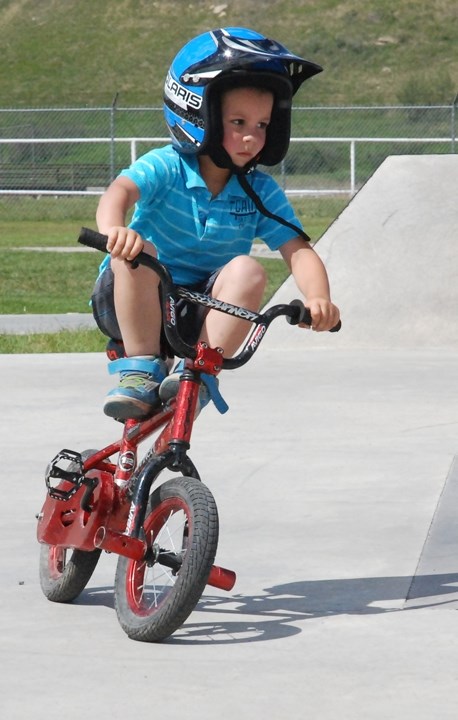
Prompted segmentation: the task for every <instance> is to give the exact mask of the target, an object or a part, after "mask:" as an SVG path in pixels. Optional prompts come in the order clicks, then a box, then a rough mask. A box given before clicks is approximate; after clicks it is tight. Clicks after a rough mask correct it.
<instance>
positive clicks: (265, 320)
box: [37, 228, 311, 590]
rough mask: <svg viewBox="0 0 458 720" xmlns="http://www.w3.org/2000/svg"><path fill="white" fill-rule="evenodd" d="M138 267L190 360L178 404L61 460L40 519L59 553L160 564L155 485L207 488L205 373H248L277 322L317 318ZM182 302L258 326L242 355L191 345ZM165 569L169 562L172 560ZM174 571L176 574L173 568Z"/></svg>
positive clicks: (221, 577)
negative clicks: (195, 435)
mask: <svg viewBox="0 0 458 720" xmlns="http://www.w3.org/2000/svg"><path fill="white" fill-rule="evenodd" d="M79 241H80V242H82V243H83V244H86V245H89V246H91V247H95V248H96V249H100V250H106V247H105V243H106V237H105V236H102V235H100V234H99V233H95V232H94V231H91V230H87V229H84V228H83V231H82V233H81V235H80V238H79ZM138 263H141V264H143V265H146V266H148V267H150V268H151V269H152V270H154V271H155V272H156V273H157V274H158V275H159V279H160V288H161V298H162V308H163V318H164V330H165V334H166V337H167V340H168V341H169V343H170V345H171V347H172V348H173V350H174V352H175V354H176V355H178V356H180V357H184V358H186V361H185V369H184V372H183V374H182V376H181V380H180V385H179V391H178V394H177V397H176V399H174V400H172V401H170V402H169V403H168V404H167V405H165V406H163V407H160V408H158V409H157V410H156V412H155V413H154V414H153V415H152V416H151V417H150V418H148V419H146V420H143V421H138V420H127V421H126V422H125V424H124V428H123V432H122V436H121V438H120V439H118V440H117V441H115V442H114V443H111V444H110V445H107V446H106V447H104V448H103V449H101V450H98V451H96V452H93V453H91V454H90V455H89V456H87V457H85V459H84V460H83V458H82V456H81V454H79V453H76V452H74V451H71V450H62V451H61V452H60V453H58V455H56V457H55V458H54V459H53V460H52V461H51V463H50V465H49V467H48V470H47V473H46V485H47V488H48V495H47V498H46V500H45V503H44V505H43V508H42V510H41V512H40V513H39V515H38V520H39V522H38V529H37V537H38V540H39V542H41V543H45V544H47V545H50V546H52V547H57V548H63V549H66V548H74V549H78V550H83V551H87V552H90V551H93V550H94V549H101V550H106V551H108V552H114V553H117V554H118V555H123V556H125V557H127V558H130V559H132V560H137V561H145V562H146V563H149V562H151V563H153V562H155V560H156V558H154V557H152V555H151V553H152V552H153V551H152V548H151V547H148V546H147V544H146V542H145V541H144V540H143V539H142V528H143V523H144V520H145V514H146V508H147V503H148V498H149V495H150V492H151V487H152V485H153V483H154V482H155V481H156V479H157V478H158V476H159V475H160V473H161V472H162V471H163V470H165V469H168V470H171V471H173V472H176V473H181V475H183V476H185V477H192V478H195V479H198V480H200V477H199V474H198V472H197V469H196V468H195V466H194V464H193V463H192V461H191V459H190V458H189V456H188V454H187V451H188V450H189V448H190V441H191V434H192V429H193V425H194V418H195V410H196V405H197V401H198V394H199V388H200V384H201V375H202V373H205V374H208V375H212V376H216V375H218V373H219V372H220V371H221V370H222V369H234V368H238V367H240V366H242V365H244V364H245V363H246V362H247V361H248V360H249V359H250V358H251V357H252V355H253V354H254V353H255V352H256V350H257V349H258V347H259V345H260V343H261V340H262V338H263V337H264V335H265V333H266V331H267V328H268V326H269V324H270V323H271V322H272V320H273V319H274V318H276V317H279V316H280V315H285V316H286V317H287V319H288V321H289V322H290V323H292V324H297V323H299V322H305V323H309V324H310V323H311V318H310V315H309V314H308V315H307V312H308V311H307V308H304V305H303V304H302V302H301V301H293V302H292V303H290V304H289V305H276V306H274V307H272V308H270V309H268V310H267V311H265V312H264V313H256V312H253V311H251V310H247V309H246V308H242V307H238V306H235V305H231V304H230V303H225V302H222V301H220V300H218V299H216V298H213V297H211V296H207V295H203V294H201V293H197V292H193V291H190V290H189V289H187V288H183V287H177V286H175V285H174V284H173V282H172V279H171V276H170V274H169V273H168V271H167V269H166V268H165V267H164V266H163V265H162V264H161V263H159V262H158V261H157V260H156V259H155V258H153V257H151V256H150V255H147V254H145V253H140V254H139V255H138V256H137V257H136V259H135V261H134V263H133V264H134V265H135V264H138ZM177 298H183V299H185V300H188V301H190V302H194V303H198V304H201V305H203V306H205V307H206V308H208V309H214V310H218V311H220V312H223V313H229V314H231V315H235V316H236V317H239V318H241V319H244V320H248V321H250V322H252V323H253V325H254V327H253V329H252V332H251V333H250V334H249V336H248V339H247V340H246V342H245V343H244V345H243V347H242V349H241V350H240V352H239V353H238V355H237V356H236V357H233V358H224V357H223V350H222V349H221V348H210V347H208V346H207V345H206V344H205V343H201V342H200V343H198V344H197V345H196V347H192V346H190V345H188V344H187V343H185V342H184V341H183V339H182V338H181V336H180V335H179V332H178V328H177V321H176V309H175V308H176V301H177ZM157 431H160V433H159V435H158V437H157V438H156V439H155V440H154V442H153V444H152V447H151V449H150V450H149V451H148V452H147V454H146V456H145V458H144V459H143V460H142V461H141V463H140V464H139V465H138V466H137V449H138V446H139V444H140V443H141V442H143V441H144V440H146V439H147V438H149V437H150V436H152V435H153V433H155V432H157ZM115 454H117V455H118V458H117V463H116V464H114V463H113V462H112V461H111V457H112V456H113V455H115ZM64 462H66V463H70V464H69V465H68V467H62V463H64ZM161 561H162V562H163V564H167V562H168V560H167V558H165V559H162V560H161ZM170 562H172V561H170ZM170 567H172V569H176V568H175V567H174V566H173V565H170ZM234 583H235V574H234V573H233V572H232V571H230V570H225V569H224V568H219V567H217V566H215V565H214V566H213V568H212V570H211V572H210V577H209V580H208V584H210V585H214V586H215V587H218V588H221V589H225V590H230V589H231V588H232V587H233V585H234Z"/></svg>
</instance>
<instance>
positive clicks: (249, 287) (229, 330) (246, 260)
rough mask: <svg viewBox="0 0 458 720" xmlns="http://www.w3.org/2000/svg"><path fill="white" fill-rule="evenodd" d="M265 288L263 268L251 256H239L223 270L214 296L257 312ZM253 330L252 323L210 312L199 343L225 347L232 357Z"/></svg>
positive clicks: (228, 355) (213, 293)
mask: <svg viewBox="0 0 458 720" xmlns="http://www.w3.org/2000/svg"><path fill="white" fill-rule="evenodd" d="M265 286H266V273H265V271H264V268H263V267H262V265H260V264H259V263H258V262H257V261H256V260H255V259H254V258H252V257H249V256H248V255H240V256H238V257H236V258H234V259H233V260H231V262H229V263H228V264H227V265H226V266H225V267H224V268H223V269H222V270H221V272H220V274H219V275H218V277H217V279H216V282H215V284H214V286H213V290H212V295H213V297H215V298H217V299H218V300H223V301H224V302H228V303H232V304H233V305H241V306H242V307H245V308H247V309H248V310H253V311H255V312H257V311H258V310H259V308H260V306H261V302H262V296H263V294H264V289H265ZM251 327H253V326H252V323H250V322H248V321H246V320H240V319H239V318H236V317H234V316H233V315H228V314H226V313H221V312H218V311H217V310H211V311H210V312H209V313H208V315H207V317H206V320H205V323H204V326H203V328H202V333H201V337H200V339H201V340H203V341H204V342H206V343H208V345H210V346H211V347H222V348H223V350H224V355H225V356H226V357H232V355H234V354H235V353H236V351H237V349H238V348H239V347H240V345H241V344H242V342H243V340H244V339H245V337H246V336H247V334H248V332H249V331H250V328H251Z"/></svg>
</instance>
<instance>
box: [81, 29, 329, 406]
mask: <svg viewBox="0 0 458 720" xmlns="http://www.w3.org/2000/svg"><path fill="white" fill-rule="evenodd" d="M321 69H322V68H321V67H320V66H319V65H316V64H314V63H312V62H309V61H307V60H304V59H303V58H300V57H298V56H296V55H294V54H292V53H290V52H289V51H288V50H287V49H286V48H285V47H284V46H283V45H280V44H279V43H277V42H274V41H272V40H269V39H268V38H265V37H264V36H263V35H261V34H259V33H257V32H254V31H252V30H248V29H244V28H226V29H219V30H214V31H212V32H208V33H204V34H203V35H200V36H198V37H196V38H194V39H193V40H191V41H190V42H189V43H187V44H186V45H185V46H184V47H183V48H182V50H181V51H180V52H179V53H178V55H177V56H176V58H175V59H174V61H173V63H172V65H171V67H170V70H169V73H168V75H167V79H166V82H165V89H164V114H165V119H166V122H167V126H168V129H169V132H170V135H171V139H172V144H171V145H168V146H166V147H163V148H160V149H158V150H152V151H150V152H149V153H147V154H146V155H144V156H143V157H141V158H139V159H138V160H137V161H135V162H134V163H133V164H132V165H131V167H130V168H128V169H126V170H123V171H122V172H121V174H120V175H119V177H118V178H116V179H115V180H114V182H113V183H112V184H111V185H110V187H109V188H108V189H107V191H106V192H105V194H104V195H103V196H102V198H101V200H100V203H99V207H98V210H97V224H98V228H99V230H100V232H101V233H103V234H105V235H107V236H108V242H107V249H108V250H109V252H110V255H108V256H107V258H106V259H105V261H104V263H103V264H102V266H101V273H100V275H99V278H98V280H97V282H96V286H95V288H94V294H93V297H92V303H93V311H94V317H95V319H96V321H97V324H98V325H99V327H100V329H101V330H102V332H103V333H105V334H106V335H107V336H108V337H110V338H113V339H115V340H118V341H122V343H123V346H124V352H125V357H124V358H123V359H122V360H118V361H117V362H116V363H112V364H111V368H112V370H114V371H118V370H119V371H120V373H121V378H120V382H119V385H118V386H117V387H116V388H115V389H113V390H112V391H111V392H110V393H109V394H108V396H107V398H106V401H105V405H104V412H105V413H106V414H107V415H109V416H110V417H114V418H116V419H118V420H126V419H129V418H135V419H143V418H145V417H147V416H148V415H149V414H150V413H151V411H152V410H153V409H154V408H155V407H156V406H157V404H158V402H159V401H160V399H162V400H167V399H169V398H170V397H172V396H173V395H174V394H175V393H176V392H177V389H178V381H179V376H180V373H181V371H182V369H183V365H182V363H179V364H178V365H177V366H176V367H175V368H174V370H173V372H172V373H171V374H168V363H167V358H168V356H169V355H170V351H169V350H168V348H167V345H166V343H165V342H164V339H163V337H162V333H161V309H160V299H159V293H158V281H157V279H156V277H155V276H154V274H153V273H151V272H149V271H148V269H147V268H145V267H141V266H140V267H137V268H135V267H134V266H133V265H132V264H131V262H130V261H132V260H134V259H135V257H136V256H137V255H138V253H139V252H140V251H141V250H143V251H145V252H146V253H148V254H150V255H153V256H157V257H158V259H159V260H160V261H161V262H163V263H164V265H165V266H166V267H167V268H168V270H169V271H170V273H171V275H172V278H173V280H174V282H175V283H177V284H179V285H183V286H186V287H189V288H191V289H193V290H198V291H199V292H204V293H207V294H210V295H212V296H213V297H215V298H217V299H219V300H221V301H224V302H228V303H231V304H234V305H240V306H243V307H245V308H247V309H249V310H253V311H257V310H259V307H260V304H261V301H262V297H263V292H264V288H265V284H266V277H265V273H264V270H263V268H262V266H261V265H260V264H259V263H258V262H257V261H256V260H255V259H254V258H252V257H251V256H250V250H251V246H252V243H253V241H254V239H255V238H260V239H262V240H263V241H264V242H266V244H267V245H268V247H269V248H270V249H271V250H279V251H280V253H281V255H282V257H283V259H284V260H285V262H286V264H287V265H288V267H289V268H290V270H291V272H292V274H293V276H294V279H295V281H296V284H297V286H298V288H299V290H300V291H301V292H302V294H303V295H304V297H305V298H306V306H307V307H308V308H310V311H311V316H312V327H313V329H314V330H317V331H324V330H330V329H331V328H332V327H334V326H335V325H336V324H337V322H338V319H339V310H338V308H337V307H336V306H335V305H334V304H333V303H332V302H331V297H330V290H329V283H328V278H327V274H326V270H325V268H324V266H323V264H322V262H321V260H320V259H319V257H318V255H317V254H316V253H315V252H314V250H313V249H312V247H311V246H310V244H309V242H308V237H307V235H306V234H305V233H304V232H303V230H302V228H301V226H300V223H299V221H298V219H297V218H296V216H295V214H294V211H293V209H292V207H291V205H290V203H289V202H288V200H287V198H286V196H285V194H284V193H283V191H282V190H281V188H280V187H279V186H278V184H277V183H276V181H275V180H274V179H273V178H272V177H270V176H269V175H267V174H265V173H262V172H261V171H259V170H257V169H256V165H257V164H258V163H262V164H264V165H275V164H277V163H278V162H280V161H281V160H282V159H283V158H284V157H285V155H286V152H287V149H288V145H289V139H290V117H291V105H292V97H293V95H294V93H295V92H296V91H297V90H298V88H299V87H300V85H301V84H302V82H303V81H304V80H306V79H307V78H309V77H312V76H313V75H315V74H316V73H318V72H320V71H321ZM265 203H266V204H267V206H268V207H267V208H266V206H265ZM134 205H135V210H134V214H133V217H132V221H131V222H130V224H129V225H128V227H126V216H127V213H128V211H129V210H130V209H131V208H132V207H133V206H134ZM180 302H181V305H180V307H179V309H178V317H177V322H178V323H179V326H180V328H181V332H182V334H183V336H184V337H185V339H186V341H187V342H188V343H189V344H195V343H196V342H197V341H198V340H201V341H204V342H206V343H207V344H208V345H209V346H211V347H222V348H223V349H224V354H225V356H227V357H229V356H232V355H233V354H234V353H235V352H236V350H237V348H238V347H239V346H240V344H241V343H242V341H243V339H244V338H245V336H246V334H247V332H248V329H249V327H248V326H249V323H247V322H246V321H245V320H243V319H240V318H239V317H235V316H231V315H229V314H224V315H223V314H221V313H218V312H217V311H216V310H210V311H208V312H206V311H205V309H204V308H202V307H200V306H195V305H193V304H190V303H186V302H185V301H180ZM110 371H111V370H110ZM209 399H210V395H209V393H208V390H207V388H206V387H205V386H202V389H201V393H200V396H199V405H198V408H197V411H199V410H200V409H201V408H202V407H203V406H205V405H206V404H207V402H208V401H209Z"/></svg>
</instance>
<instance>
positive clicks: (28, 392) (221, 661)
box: [0, 156, 458, 720]
mask: <svg viewBox="0 0 458 720" xmlns="http://www.w3.org/2000/svg"><path fill="white" fill-rule="evenodd" d="M457 180H458V158H456V157H454V156H428V157H427V158H424V157H418V158H405V157H402V156H400V157H398V158H396V157H395V158H389V159H388V160H387V161H385V163H383V164H382V166H381V167H380V168H379V170H378V171H377V172H376V173H375V175H374V176H373V178H371V180H369V182H368V183H367V185H366V186H364V188H363V189H362V190H361V191H360V192H359V193H358V195H356V197H355V198H354V199H353V200H352V202H351V203H350V204H349V206H348V208H347V209H346V210H345V211H344V212H343V213H342V215H341V216H340V217H339V218H338V219H337V220H336V222H335V223H334V224H333V225H332V226H331V228H330V229H329V230H328V232H327V233H326V235H325V236H324V237H323V238H322V240H321V241H320V242H319V244H318V246H317V249H318V251H319V252H320V254H321V255H322V257H323V259H325V261H326V264H327V266H328V270H329V273H330V277H331V283H332V286H333V293H334V299H335V301H336V302H337V303H338V304H339V305H340V306H341V308H342V315H343V329H342V331H341V332H340V333H339V334H326V336H324V335H322V334H316V333H313V332H310V331H306V330H300V329H298V328H293V327H291V326H289V325H287V323H285V322H284V321H280V320H279V321H277V323H276V325H274V326H273V327H272V328H271V330H270V331H269V333H268V335H267V336H266V339H265V341H264V342H263V344H262V346H261V348H260V350H259V352H258V353H257V354H256V355H255V357H254V358H253V360H252V361H251V362H250V363H249V364H248V365H246V366H245V367H244V368H242V369H240V370H239V371H233V372H232V371H231V372H226V373H225V376H224V377H223V378H222V380H221V388H222V390H223V394H224V396H225V398H226V400H227V402H228V403H229V405H230V411H229V412H228V413H227V414H226V415H223V416H221V415H219V414H218V412H217V411H216V409H215V408H214V407H212V406H210V407H208V408H207V409H205V411H204V412H202V414H201V416H200V417H199V419H198V421H197V424H196V427H195V433H194V438H193V443H192V448H191V451H190V455H191V457H192V459H193V461H194V462H195V464H196V465H197V467H198V469H199V471H200V473H201V475H202V478H203V480H204V481H205V482H206V484H207V485H208V486H209V487H210V488H211V490H212V492H213V493H214V495H215V498H216V500H217V504H218V508H219V514H220V524H221V529H220V543H219V548H218V555H217V561H218V563H219V564H221V565H223V566H226V567H230V568H232V569H234V570H235V571H236V572H237V578H238V579H237V583H236V585H235V587H234V589H233V590H232V591H231V592H229V593H226V592H224V591H220V590H215V589H214V588H207V591H206V592H205V593H204V596H203V598H202V600H201V601H200V603H199V604H198V606H197V608H196V610H195V611H194V612H193V613H192V615H191V616H190V618H189V620H188V621H187V622H186V623H185V624H184V626H183V627H182V628H181V629H180V630H179V631H177V632H176V633H175V635H173V636H172V637H171V638H170V639H169V640H167V641H166V642H164V643H161V644H145V643H138V642H134V641H132V640H130V639H129V638H128V637H127V636H126V635H125V634H124V633H123V631H122V629H121V628H120V626H119V624H118V622H117V619H116V614H115V611H114V607H113V579H114V572H115V565H116V558H115V557H114V556H113V555H108V554H104V555H102V557H101V560H100V562H99V565H98V567H97V569H96V571H95V573H94V576H93V578H92V579H91V581H90V583H89V585H88V587H87V588H86V590H85V591H84V592H83V593H82V594H81V596H80V597H79V599H78V600H77V601H76V602H74V603H73V604H70V605H59V604H55V603H50V602H48V601H47V600H46V599H45V598H44V596H43V595H42V593H41V590H40V586H39V581H38V554H39V547H38V544H37V542H36V535H35V533H36V520H35V514H36V513H37V512H38V511H39V510H40V507H41V505H42V503H43V500H44V496H45V486H44V471H45V468H46V465H47V463H48V461H49V460H50V459H51V457H53V456H54V455H55V454H56V452H57V451H58V450H60V449H62V448H70V449H75V450H84V449H86V448H93V447H101V446H102V445H105V444H108V443H109V442H112V441H113V440H114V439H115V438H116V437H117V435H118V434H119V425H118V424H117V423H116V422H115V421H113V420H110V419H109V418H106V417H105V416H104V415H103V413H102V410H101V406H102V403H103V398H104V395H105V393H106V391H107V390H108V389H109V388H110V387H111V384H112V378H110V377H109V376H108V374H107V372H106V369H105V365H106V359H105V357H104V356H103V355H102V354H80V355H78V354H71V355H10V356H8V355H3V356H0V386H1V398H2V400H3V407H4V409H5V413H4V423H3V431H2V434H1V450H2V453H1V455H2V460H3V463H2V479H3V488H4V491H5V497H4V502H3V503H2V510H1V513H0V527H1V532H2V538H3V542H2V546H1V549H0V570H1V577H2V588H3V590H2V593H1V595H0V607H1V612H0V633H1V635H0V637H1V644H0V658H1V667H2V672H1V675H0V711H1V717H2V718H6V719H8V720H23V718H25V717H29V716H33V717H34V718H36V719H37V720H45V719H46V720H55V719H56V720H57V718H59V720H60V719H61V718H62V717H63V716H64V715H65V716H66V717H67V718H69V719H70V720H73V718H75V719H76V718H80V717H81V716H82V715H85V716H87V715H89V716H90V717H96V718H97V719H98V720H105V719H108V718H110V720H118V719H121V718H125V717H135V718H137V719H138V720H146V719H147V718H148V720H149V718H151V717H152V716H154V715H158V714H167V716H168V717H171V718H173V719H175V718H182V717H186V718H187V719H188V720H194V719H195V720H197V719H198V718H199V720H207V719H210V718H214V717H218V718H221V720H223V719H224V720H226V718H227V719H229V718H230V719H231V720H233V718H234V717H238V718H243V719H244V718H250V719H251V718H253V717H264V718H268V719H269V720H277V719H278V720H283V718H285V717H307V718H310V719H311V720H331V719H332V720H335V719H339V720H401V719H402V720H436V718H437V719H438V720H448V719H449V718H450V720H451V719H452V718H453V719H454V718H455V717H456V706H457V702H458V670H457V666H458V663H457V660H458V641H457V637H458V614H457V613H456V610H457V608H458V522H457V520H456V518H457V512H458V511H457V500H458V461H457V459H456V456H457V448H458V391H457V387H458V383H457V374H458V336H457V332H458V331H457V327H458V323H457V322H456V320H457V307H458V303H457V302H456V300H457V298H456V293H457V289H456V282H455V283H453V279H454V278H455V279H456V277H457V270H458V261H457V251H456V243H455V245H453V239H454V232H455V228H456V210H455V202H454V199H453V198H454V195H455V194H456V192H455V188H456V187H457ZM452 199H453V201H452ZM369 230H370V231H371V232H369ZM413 239H415V242H414V241H413ZM406 244H407V245H408V248H409V249H408V251H407V250H405V245H406ZM363 245H364V246H365V248H366V252H363V249H362V246H363ZM431 246H433V248H434V252H433V251H432V250H431ZM396 258H397V259H396ZM438 266H439V267H438ZM296 294H297V293H296V292H295V290H294V287H293V285H292V282H291V281H287V283H285V285H284V286H283V287H282V288H281V289H280V290H279V292H278V293H277V295H276V296H275V298H274V299H273V302H276V301H281V302H283V301H287V300H289V299H292V298H293V297H295V295H296ZM419 308H420V309H422V310H425V309H426V308H427V312H428V315H427V317H425V315H423V316H422V317H423V319H424V322H420V321H418V322H417V317H418V316H417V310H418V309H419ZM396 328H397V330H396Z"/></svg>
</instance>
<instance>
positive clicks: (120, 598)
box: [115, 477, 219, 642]
mask: <svg viewBox="0 0 458 720" xmlns="http://www.w3.org/2000/svg"><path fill="white" fill-rule="evenodd" d="M143 527H144V533H145V540H146V542H147V545H148V547H149V548H151V549H152V558H154V559H151V560H150V561H148V562H145V561H138V560H131V559H129V558H125V557H120V558H119V560H118V566H117V570H116V577H115V607H116V612H117V615H118V620H119V622H120V624H121V627H122V628H123V630H124V631H125V632H126V633H127V635H128V636H129V637H130V638H132V639H133V640H140V641H143V642H160V641H161V640H165V638H167V637H169V636H170V635H172V634H173V633H174V632H175V630H177V629H178V628H179V627H180V626H181V625H182V624H183V623H184V622H185V620H186V619H187V618H188V617H189V615H190V614H191V612H192V611H193V610H194V608H195V606H196V605H197V603H198V602H199V599H200V597H201V595H202V593H203V591H204V588H205V585H206V584H207V580H208V576H209V574H210V570H211V568H212V565H213V562H214V559H215V555H216V549H217V545H218V531H219V525H218V511H217V508H216V503H215V500H214V498H213V495H212V494H211V492H210V490H209V489H208V488H207V487H206V486H205V485H204V484H203V483H202V482H200V480H196V479H194V478H188V477H183V478H178V479H173V480H168V481H167V482H165V483H164V484H163V485H160V486H159V487H158V488H157V489H156V490H155V491H154V492H153V493H152V495H151V497H150V499H149V503H148V509H147V513H146V517H145V522H144V526H143Z"/></svg>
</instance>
